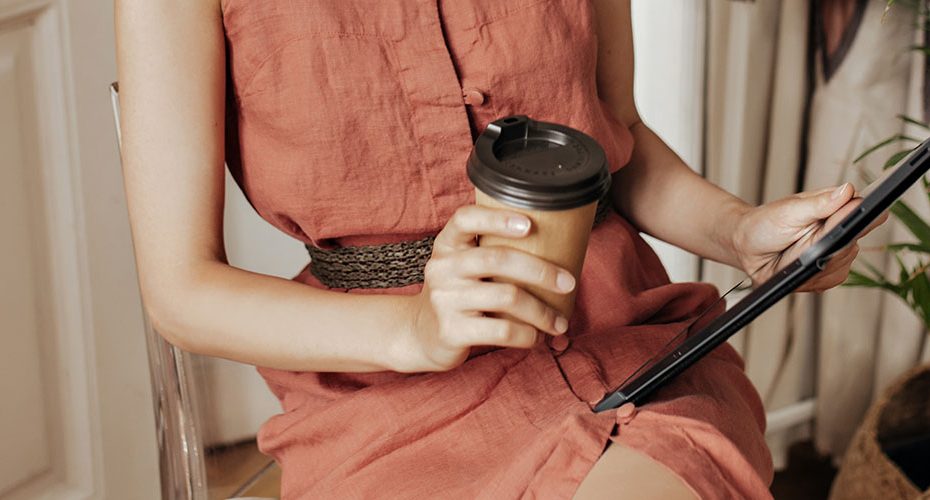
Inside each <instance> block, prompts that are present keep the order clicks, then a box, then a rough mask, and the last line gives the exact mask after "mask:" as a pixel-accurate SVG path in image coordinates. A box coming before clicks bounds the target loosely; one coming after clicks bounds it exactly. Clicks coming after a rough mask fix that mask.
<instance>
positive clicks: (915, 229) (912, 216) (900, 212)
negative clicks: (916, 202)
mask: <svg viewBox="0 0 930 500" xmlns="http://www.w3.org/2000/svg"><path fill="white" fill-rule="evenodd" d="M890 211H891V213H892V214H893V215H894V216H895V217H897V218H898V220H899V221H901V223H902V224H904V226H905V227H907V229H908V230H909V231H910V232H911V234H913V235H914V236H915V237H916V238H917V239H918V240H919V241H920V242H921V243H922V244H924V245H927V246H930V226H928V225H927V223H926V222H924V221H923V219H921V218H920V216H919V215H917V214H916V213H914V211H913V210H911V207H909V206H907V204H906V203H904V202H903V201H900V200H899V201H896V202H894V204H892V205H891V208H890Z"/></svg>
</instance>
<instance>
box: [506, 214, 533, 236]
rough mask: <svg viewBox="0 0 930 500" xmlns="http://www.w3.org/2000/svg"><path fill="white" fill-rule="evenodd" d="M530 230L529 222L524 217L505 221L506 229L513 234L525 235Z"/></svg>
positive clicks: (510, 218)
mask: <svg viewBox="0 0 930 500" xmlns="http://www.w3.org/2000/svg"><path fill="white" fill-rule="evenodd" d="M529 228H530V220H529V219H527V218H526V217H509V218H508V219H507V229H510V230H511V231H513V232H515V233H525V232H526V230H527V229H529Z"/></svg>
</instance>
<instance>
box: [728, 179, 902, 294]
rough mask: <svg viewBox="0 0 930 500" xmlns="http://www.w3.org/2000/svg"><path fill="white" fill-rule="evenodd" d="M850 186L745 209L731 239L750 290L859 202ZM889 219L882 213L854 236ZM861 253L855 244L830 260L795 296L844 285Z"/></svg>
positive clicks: (821, 234)
mask: <svg viewBox="0 0 930 500" xmlns="http://www.w3.org/2000/svg"><path fill="white" fill-rule="evenodd" d="M861 201H862V200H861V198H858V197H856V193H855V190H854V189H853V187H852V185H850V184H848V183H847V184H843V185H842V186H839V187H834V188H827V189H822V190H820V191H813V192H804V193H798V194H795V195H792V196H788V197H786V198H782V199H780V200H777V201H773V202H771V203H767V204H765V205H762V206H760V207H756V208H751V209H748V210H747V211H746V212H745V213H744V214H743V215H742V217H740V219H739V222H738V224H737V227H736V229H735V231H734V236H733V247H734V251H735V253H736V255H737V258H738V260H739V262H740V265H741V267H742V268H743V270H745V271H746V272H747V273H748V274H749V275H750V277H751V278H752V282H753V284H754V285H758V284H760V283H762V282H764V281H765V280H767V279H768V278H769V277H771V276H772V275H773V274H775V272H777V271H778V270H779V269H781V268H782V267H784V266H785V265H786V264H789V263H790V262H792V261H794V260H795V259H796V258H798V257H799V256H800V255H801V253H802V252H804V250H806V249H807V248H808V247H810V246H811V244H813V243H814V242H815V241H817V240H818V239H820V238H821V237H822V236H823V235H825V234H826V233H827V232H829V231H830V230H831V229H833V227H834V226H836V225H837V224H838V223H839V222H840V221H842V220H843V219H844V218H845V217H846V216H847V215H849V213H850V212H852V211H853V210H855V208H856V207H857V206H858V205H859V203H860V202H861ZM887 219H888V213H887V212H886V213H884V214H882V216H881V217H879V218H877V219H876V220H875V221H874V222H872V224H870V225H869V227H867V228H866V229H865V230H863V231H862V233H860V234H859V235H858V236H857V237H856V241H858V239H859V238H861V237H863V236H865V235H866V234H868V233H869V232H871V231H872V230H873V229H875V228H876V227H878V226H879V225H881V224H882V223H883V222H885V220H887ZM858 254H859V246H858V244H857V243H856V242H855V241H854V242H853V243H852V244H850V245H849V246H848V247H846V248H845V249H843V250H842V251H840V252H839V253H837V254H836V255H834V256H833V258H832V259H830V261H829V262H828V263H827V267H826V269H824V270H823V271H821V272H820V273H818V274H817V275H815V276H814V277H813V278H812V279H811V280H810V281H808V282H807V283H805V284H804V285H803V286H802V287H800V288H799V289H798V291H807V292H819V291H823V290H827V289H829V288H833V287H835V286H837V285H839V284H840V283H842V282H844V281H845V280H846V277H847V275H848V274H849V268H850V266H851V265H852V262H853V260H854V259H855V258H856V256H857V255H858Z"/></svg>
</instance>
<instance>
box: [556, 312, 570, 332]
mask: <svg viewBox="0 0 930 500" xmlns="http://www.w3.org/2000/svg"><path fill="white" fill-rule="evenodd" d="M566 330H568V320H567V319H565V316H562V315H559V316H558V317H557V318H555V331H557V332H559V333H565V331H566Z"/></svg>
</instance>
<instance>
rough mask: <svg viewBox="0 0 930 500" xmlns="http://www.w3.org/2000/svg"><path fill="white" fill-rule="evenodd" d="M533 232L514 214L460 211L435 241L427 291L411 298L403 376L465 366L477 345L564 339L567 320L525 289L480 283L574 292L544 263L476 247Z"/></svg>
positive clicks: (569, 279)
mask: <svg viewBox="0 0 930 500" xmlns="http://www.w3.org/2000/svg"><path fill="white" fill-rule="evenodd" d="M529 229H530V219H529V218H527V217H526V216H524V215H522V214H520V213H517V212H511V211H507V210H498V209H492V208H486V207H480V206H477V205H471V206H465V207H461V208H459V209H458V210H457V211H456V212H455V214H454V215H453V216H452V218H451V219H450V220H449V222H448V223H447V224H446V226H445V227H444V228H443V230H442V231H441V232H440V233H439V234H438V235H437V236H436V240H435V241H434V243H433V253H432V256H431V257H430V260H429V261H428V262H427V263H426V267H425V269H424V284H423V288H422V290H421V292H420V293H419V294H418V295H417V296H416V297H414V301H413V307H412V308H411V309H412V310H411V314H410V328H409V330H410V331H409V335H406V336H405V337H406V339H407V341H406V342H404V346H403V348H404V349H405V350H406V351H407V353H408V355H407V356H401V358H406V359H408V360H410V366H408V367H402V369H403V371H409V372H414V371H444V370H450V369H452V368H455V367H456V366H458V365H460V364H462V363H463V362H464V361H465V359H466V358H467V357H468V353H469V350H470V348H471V347H472V346H478V345H491V346H501V347H524V348H526V347H531V346H532V345H533V344H534V343H535V342H536V339H537V331H542V332H544V333H547V334H549V335H561V334H563V333H565V331H566V330H567V328H568V320H567V319H566V318H564V317H562V316H561V315H560V314H559V313H558V312H557V311H556V310H555V309H553V308H551V307H550V306H548V305H547V304H545V303H544V302H542V301H541V300H539V299H538V298H536V297H535V296H534V295H532V294H530V293H529V292H527V291H526V290H525V289H524V288H523V287H522V286H518V285H515V284H510V283H494V282H490V281H483V280H482V278H503V279H504V280H507V281H512V282H514V283H519V284H527V285H536V286H540V287H544V288H548V289H551V290H553V291H555V292H558V293H568V292H570V291H571V290H572V289H573V288H574V287H575V279H574V277H573V276H572V274H571V273H570V272H568V271H567V270H565V269H563V268H561V267H559V266H556V265H554V264H551V263H549V262H547V261H545V260H543V259H541V258H539V257H536V256H534V255H531V254H529V253H526V252H522V251H519V250H515V249H511V248H506V247H478V246H477V243H476V236H477V235H479V234H494V235H498V236H504V237H511V238H520V237H524V236H526V235H527V234H528V233H529ZM486 312H490V313H503V314H502V315H501V316H503V317H488V316H485V315H484V314H483V313H486ZM506 315H509V318H508V316H506Z"/></svg>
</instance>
